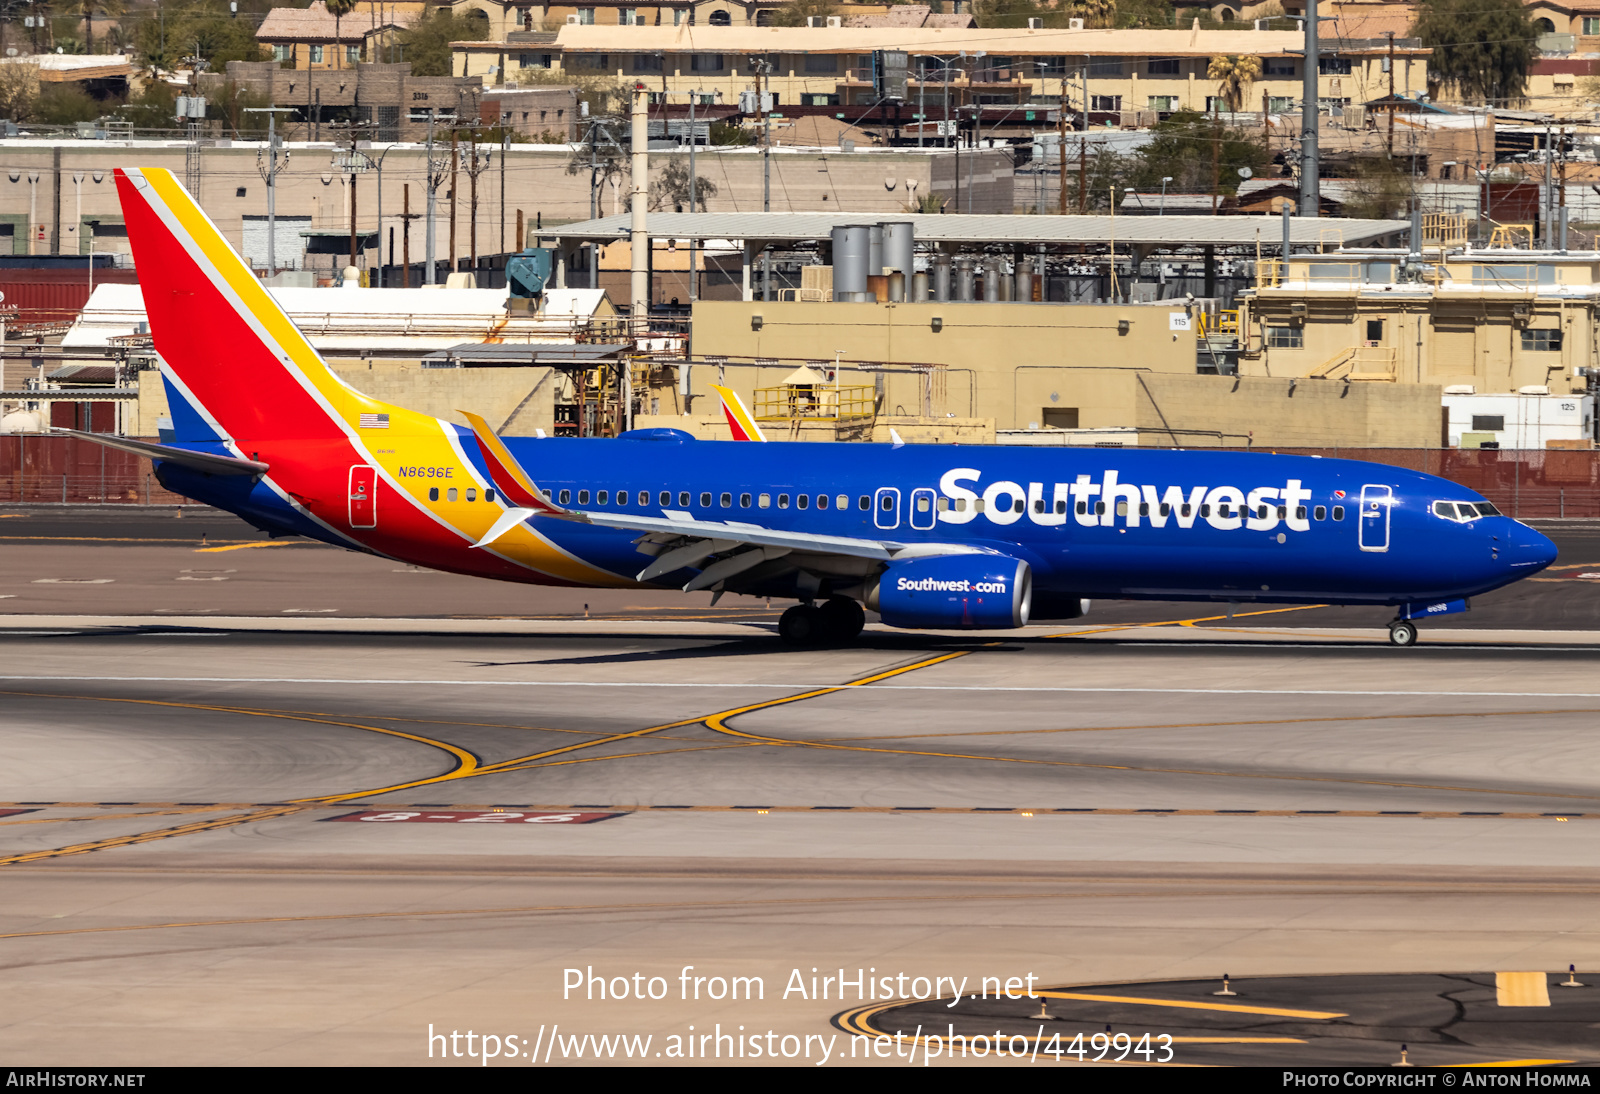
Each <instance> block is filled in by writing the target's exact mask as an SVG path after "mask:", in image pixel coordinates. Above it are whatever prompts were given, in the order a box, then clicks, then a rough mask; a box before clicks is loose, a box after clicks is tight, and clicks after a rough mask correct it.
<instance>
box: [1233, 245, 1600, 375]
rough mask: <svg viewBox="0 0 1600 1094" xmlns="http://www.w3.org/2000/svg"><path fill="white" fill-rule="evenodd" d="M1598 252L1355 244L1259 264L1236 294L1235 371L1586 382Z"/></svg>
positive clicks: (1599, 298) (1599, 273)
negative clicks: (1411, 254)
mask: <svg viewBox="0 0 1600 1094" xmlns="http://www.w3.org/2000/svg"><path fill="white" fill-rule="evenodd" d="M1597 303H1600V254H1597V253H1593V252H1589V253H1583V254H1565V255H1563V254H1557V253H1552V252H1533V251H1508V250H1500V251H1488V250H1482V251H1466V250H1457V251H1452V252H1448V253H1446V254H1444V255H1443V256H1442V257H1441V256H1439V255H1438V254H1437V253H1436V252H1434V251H1433V250H1432V249H1431V248H1430V249H1429V253H1428V257H1427V258H1426V260H1424V261H1420V262H1419V261H1416V260H1412V261H1410V262H1408V261H1407V256H1406V252H1404V251H1387V250H1374V251H1359V250H1351V251H1345V252H1341V253H1338V254H1328V255H1295V256H1293V257H1292V258H1291V259H1290V261H1289V262H1288V264H1287V266H1284V265H1283V264H1282V263H1281V262H1279V261H1276V260H1274V261H1268V262H1264V263H1263V264H1262V266H1261V269H1260V279H1259V287H1258V288H1257V289H1256V290H1255V291H1254V292H1253V293H1250V294H1247V296H1246V298H1245V299H1243V300H1241V302H1240V305H1241V306H1240V310H1239V324H1240V357H1239V369H1240V371H1241V373H1245V374H1252V373H1254V374H1260V375H1270V376H1278V377H1296V378H1300V379H1303V380H1312V381H1320V382H1330V383H1337V384H1339V385H1340V386H1343V385H1344V384H1345V383H1359V382H1361V381H1378V382H1380V383H1382V384H1384V385H1388V384H1406V383H1411V384H1419V383H1420V384H1437V385H1439V386H1440V387H1441V388H1445V387H1451V388H1458V389H1466V388H1470V389H1471V390H1472V392H1473V393H1481V394H1488V393H1515V392H1518V391H1521V390H1523V389H1527V388H1539V389H1546V390H1548V391H1549V393H1551V394H1554V395H1582V394H1584V393H1586V392H1587V391H1588V390H1589V381H1588V378H1587V375H1586V374H1585V373H1584V372H1583V370H1585V369H1590V368H1594V367H1596V365H1597V364H1600V362H1597V361H1596V336H1597V334H1600V330H1597V327H1596V310H1597V308H1596V305H1597Z"/></svg>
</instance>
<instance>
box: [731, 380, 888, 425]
mask: <svg viewBox="0 0 1600 1094" xmlns="http://www.w3.org/2000/svg"><path fill="white" fill-rule="evenodd" d="M755 404H756V405H755V416H756V421H758V422H794V421H807V422H852V421H861V420H864V419H869V418H872V417H874V416H876V414H877V391H876V389H875V388H873V386H872V385H870V384H861V385H859V386H858V385H850V386H848V387H834V386H832V385H831V384H817V385H814V386H813V385H806V384H793V385H788V384H786V385H784V386H783V387H758V388H756V389H755Z"/></svg>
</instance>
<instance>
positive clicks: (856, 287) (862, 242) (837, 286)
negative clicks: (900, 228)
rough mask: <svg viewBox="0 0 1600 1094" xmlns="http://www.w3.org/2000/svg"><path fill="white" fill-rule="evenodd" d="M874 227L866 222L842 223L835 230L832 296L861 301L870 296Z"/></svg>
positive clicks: (837, 298)
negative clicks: (868, 269)
mask: <svg viewBox="0 0 1600 1094" xmlns="http://www.w3.org/2000/svg"><path fill="white" fill-rule="evenodd" d="M871 242H872V240H871V229H870V228H869V227H868V226H867V225H865V224H841V225H839V226H837V227H836V228H834V230H833V298H834V299H835V300H844V301H859V300H865V299H866V298H867V268H868V266H867V264H868V260H869V257H868V256H869V255H870V253H871Z"/></svg>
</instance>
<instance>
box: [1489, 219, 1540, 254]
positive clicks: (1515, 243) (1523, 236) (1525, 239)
mask: <svg viewBox="0 0 1600 1094" xmlns="http://www.w3.org/2000/svg"><path fill="white" fill-rule="evenodd" d="M1489 246H1491V247H1510V248H1519V249H1521V248H1527V247H1532V246H1533V225H1532V224H1496V225H1495V226H1494V231H1492V232H1490V233H1489Z"/></svg>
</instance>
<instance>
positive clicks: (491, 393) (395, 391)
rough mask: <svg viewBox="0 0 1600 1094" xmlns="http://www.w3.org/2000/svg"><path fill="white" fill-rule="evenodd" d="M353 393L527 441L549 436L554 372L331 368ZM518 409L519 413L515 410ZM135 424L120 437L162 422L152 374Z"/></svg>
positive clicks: (163, 401) (163, 409)
mask: <svg viewBox="0 0 1600 1094" xmlns="http://www.w3.org/2000/svg"><path fill="white" fill-rule="evenodd" d="M330 367H332V368H333V371H334V372H336V373H338V374H339V375H340V376H341V377H343V378H344V379H345V380H346V381H348V382H349V383H350V385H351V386H352V387H354V388H355V389H356V390H358V391H361V392H363V393H365V394H367V395H372V396H375V397H376V398H379V399H383V400H385V401H386V402H391V403H394V404H396V405H398V406H403V407H406V408H408V409H410V410H420V411H422V412H423V413H424V414H431V415H433V416H434V417H437V418H443V419H444V420H445V421H448V422H454V423H456V424H457V425H466V424H467V420H466V419H465V418H463V417H462V416H461V415H460V414H459V413H458V412H457V411H458V408H460V409H466V410H471V411H474V412H475V413H478V414H482V415H483V416H484V418H485V419H486V420H487V421H488V422H489V424H490V425H491V426H493V427H494V428H495V431H496V432H498V433H502V434H505V435H507V436H512V437H531V436H533V434H534V430H535V429H543V430H544V431H545V432H546V433H549V432H551V431H552V429H553V425H552V422H553V419H554V417H555V402H554V394H555V389H556V385H557V383H558V380H559V377H557V376H555V375H553V372H554V370H553V369H549V368H541V367H527V368H460V369H423V368H419V367H418V366H416V365H412V364H396V363H393V362H389V361H373V362H370V363H369V364H368V365H333V366H330ZM519 407H520V409H519ZM130 412H131V413H133V414H136V415H137V421H130V423H129V424H128V428H127V429H126V432H127V433H128V434H129V435H131V436H136V437H153V436H155V435H156V420H157V419H158V418H164V417H166V416H167V396H166V391H165V389H164V387H163V386H162V383H161V376H160V374H159V373H156V372H141V373H140V374H139V401H138V404H137V409H134V408H131V407H130Z"/></svg>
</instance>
